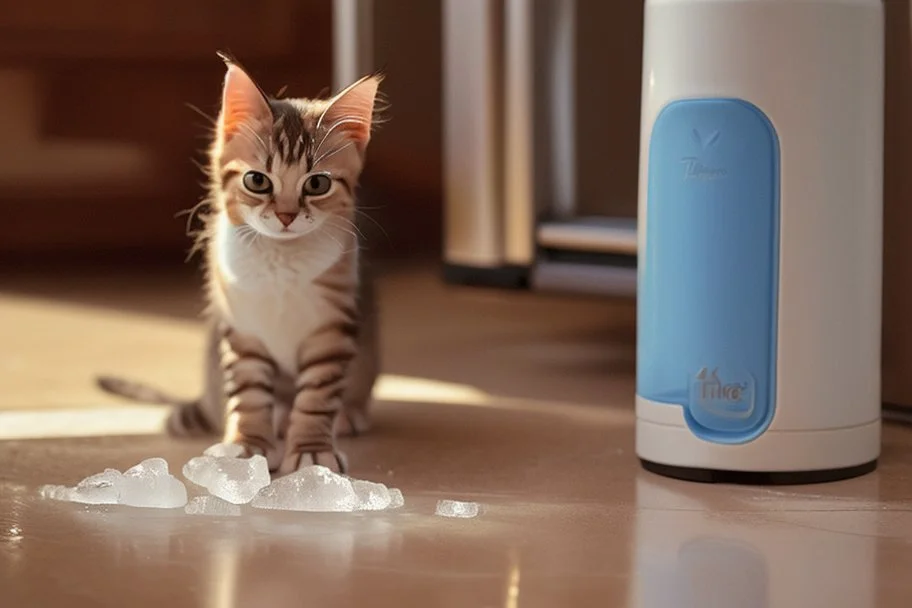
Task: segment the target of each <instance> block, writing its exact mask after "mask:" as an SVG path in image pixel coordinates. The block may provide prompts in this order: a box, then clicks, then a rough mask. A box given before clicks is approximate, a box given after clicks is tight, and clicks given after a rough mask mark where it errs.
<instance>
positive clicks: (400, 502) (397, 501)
mask: <svg viewBox="0 0 912 608" xmlns="http://www.w3.org/2000/svg"><path fill="white" fill-rule="evenodd" d="M389 493H390V504H389V508H390V509H399V508H401V507H404V506H405V497H404V496H402V490H400V489H399V488H390V490H389Z"/></svg>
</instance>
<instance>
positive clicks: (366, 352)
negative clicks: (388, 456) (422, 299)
mask: <svg viewBox="0 0 912 608" xmlns="http://www.w3.org/2000/svg"><path fill="white" fill-rule="evenodd" d="M361 268H362V270H361V282H360V294H359V295H360V298H359V302H358V306H359V315H358V316H359V318H360V326H359V328H358V338H357V354H356V355H355V357H354V359H353V360H352V362H351V365H350V366H349V367H348V370H347V372H346V373H347V379H346V386H345V392H343V393H342V413H341V415H339V416H337V417H336V424H335V432H336V436H337V437H346V436H357V435H360V434H362V433H364V432H366V431H367V430H368V429H370V426H371V419H370V406H371V403H372V393H373V390H374V383H375V382H376V380H377V375H378V374H379V371H380V337H379V327H378V326H379V318H378V311H377V295H376V290H375V287H374V277H373V273H372V272H371V271H370V270H369V269H368V267H366V266H365V265H363V264H362V266H361Z"/></svg>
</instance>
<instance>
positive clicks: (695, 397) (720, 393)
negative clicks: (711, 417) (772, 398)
mask: <svg viewBox="0 0 912 608" xmlns="http://www.w3.org/2000/svg"><path fill="white" fill-rule="evenodd" d="M690 398H691V404H692V405H696V406H698V407H699V408H701V409H702V410H703V411H706V412H709V413H712V414H715V415H717V416H722V417H725V418H747V417H748V416H750V415H751V412H753V411H754V380H753V378H751V377H750V375H749V374H744V375H743V377H742V379H741V380H740V381H731V380H730V379H729V380H728V381H723V379H722V378H721V377H720V376H719V368H713V369H709V368H708V367H704V368H703V369H701V370H700V371H699V373H698V374H697V375H696V377H695V378H694V381H693V383H692V385H691V389H690Z"/></svg>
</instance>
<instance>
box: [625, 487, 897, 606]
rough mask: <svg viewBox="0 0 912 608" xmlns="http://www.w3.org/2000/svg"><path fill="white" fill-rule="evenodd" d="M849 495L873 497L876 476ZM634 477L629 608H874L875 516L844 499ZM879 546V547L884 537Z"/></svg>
mask: <svg viewBox="0 0 912 608" xmlns="http://www.w3.org/2000/svg"><path fill="white" fill-rule="evenodd" d="M858 484H860V485H854V486H853V488H854V490H855V491H858V492H859V494H861V495H865V496H877V478H876V477H875V476H871V477H869V478H868V479H865V480H858ZM688 487H693V486H684V487H682V486H681V485H680V484H675V483H673V482H669V481H667V480H662V479H657V478H655V477H653V476H650V475H648V474H646V473H643V474H641V475H640V476H638V478H637V480H636V505H637V511H636V524H635V536H634V543H633V545H634V550H633V555H634V558H633V559H634V567H633V572H634V573H635V575H634V581H633V583H632V584H631V586H630V597H629V599H628V602H627V604H626V605H627V606H629V607H630V608H666V607H668V606H674V608H707V607H710V606H718V607H720V608H721V607H726V608H728V607H731V608H809V607H812V606H813V607H816V606H820V607H821V608H822V607H824V606H825V607H826V608H875V607H876V606H882V605H884V604H883V602H882V599H881V602H880V603H878V594H877V573H878V563H877V562H878V560H877V556H878V542H879V539H878V530H879V529H880V526H881V525H882V516H883V514H882V512H879V511H878V510H877V509H875V508H873V507H872V503H871V502H869V501H867V500H865V499H862V498H859V499H853V498H850V497H848V496H845V495H844V494H842V495H841V496H840V497H839V498H829V497H827V496H822V495H819V494H814V495H802V494H799V493H795V492H785V491H778V490H767V489H759V488H741V489H736V490H732V489H730V488H721V487H720V488H718V489H715V488H714V489H713V490H712V491H709V490H707V489H706V488H702V487H701V488H699V489H698V491H697V492H694V493H693V494H690V495H689V494H688V492H687V488H688ZM881 542H882V541H881Z"/></svg>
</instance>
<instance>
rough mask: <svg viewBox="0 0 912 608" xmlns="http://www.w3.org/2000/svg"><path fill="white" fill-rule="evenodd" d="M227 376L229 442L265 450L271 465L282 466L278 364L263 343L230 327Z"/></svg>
mask: <svg viewBox="0 0 912 608" xmlns="http://www.w3.org/2000/svg"><path fill="white" fill-rule="evenodd" d="M221 355H222V369H223V370H224V378H225V391H224V393H225V397H226V398H227V402H226V404H225V407H226V413H227V420H226V425H225V439H224V441H225V442H226V443H237V444H240V445H242V446H244V448H245V449H246V451H247V454H248V455H253V454H261V455H263V456H265V457H266V459H267V460H268V461H269V467H270V469H272V470H274V469H276V468H277V467H278V465H279V462H280V460H281V456H282V454H281V452H279V450H278V445H277V441H276V435H275V427H274V426H273V404H274V391H275V378H276V368H277V366H276V364H275V362H274V361H273V360H272V358H271V357H270V355H269V353H268V351H267V350H266V348H265V347H264V346H263V344H262V343H261V342H260V341H259V340H257V339H255V338H250V337H248V336H241V335H240V334H238V333H236V332H234V331H233V330H230V329H228V330H226V331H225V333H224V335H223V338H222V344H221Z"/></svg>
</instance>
